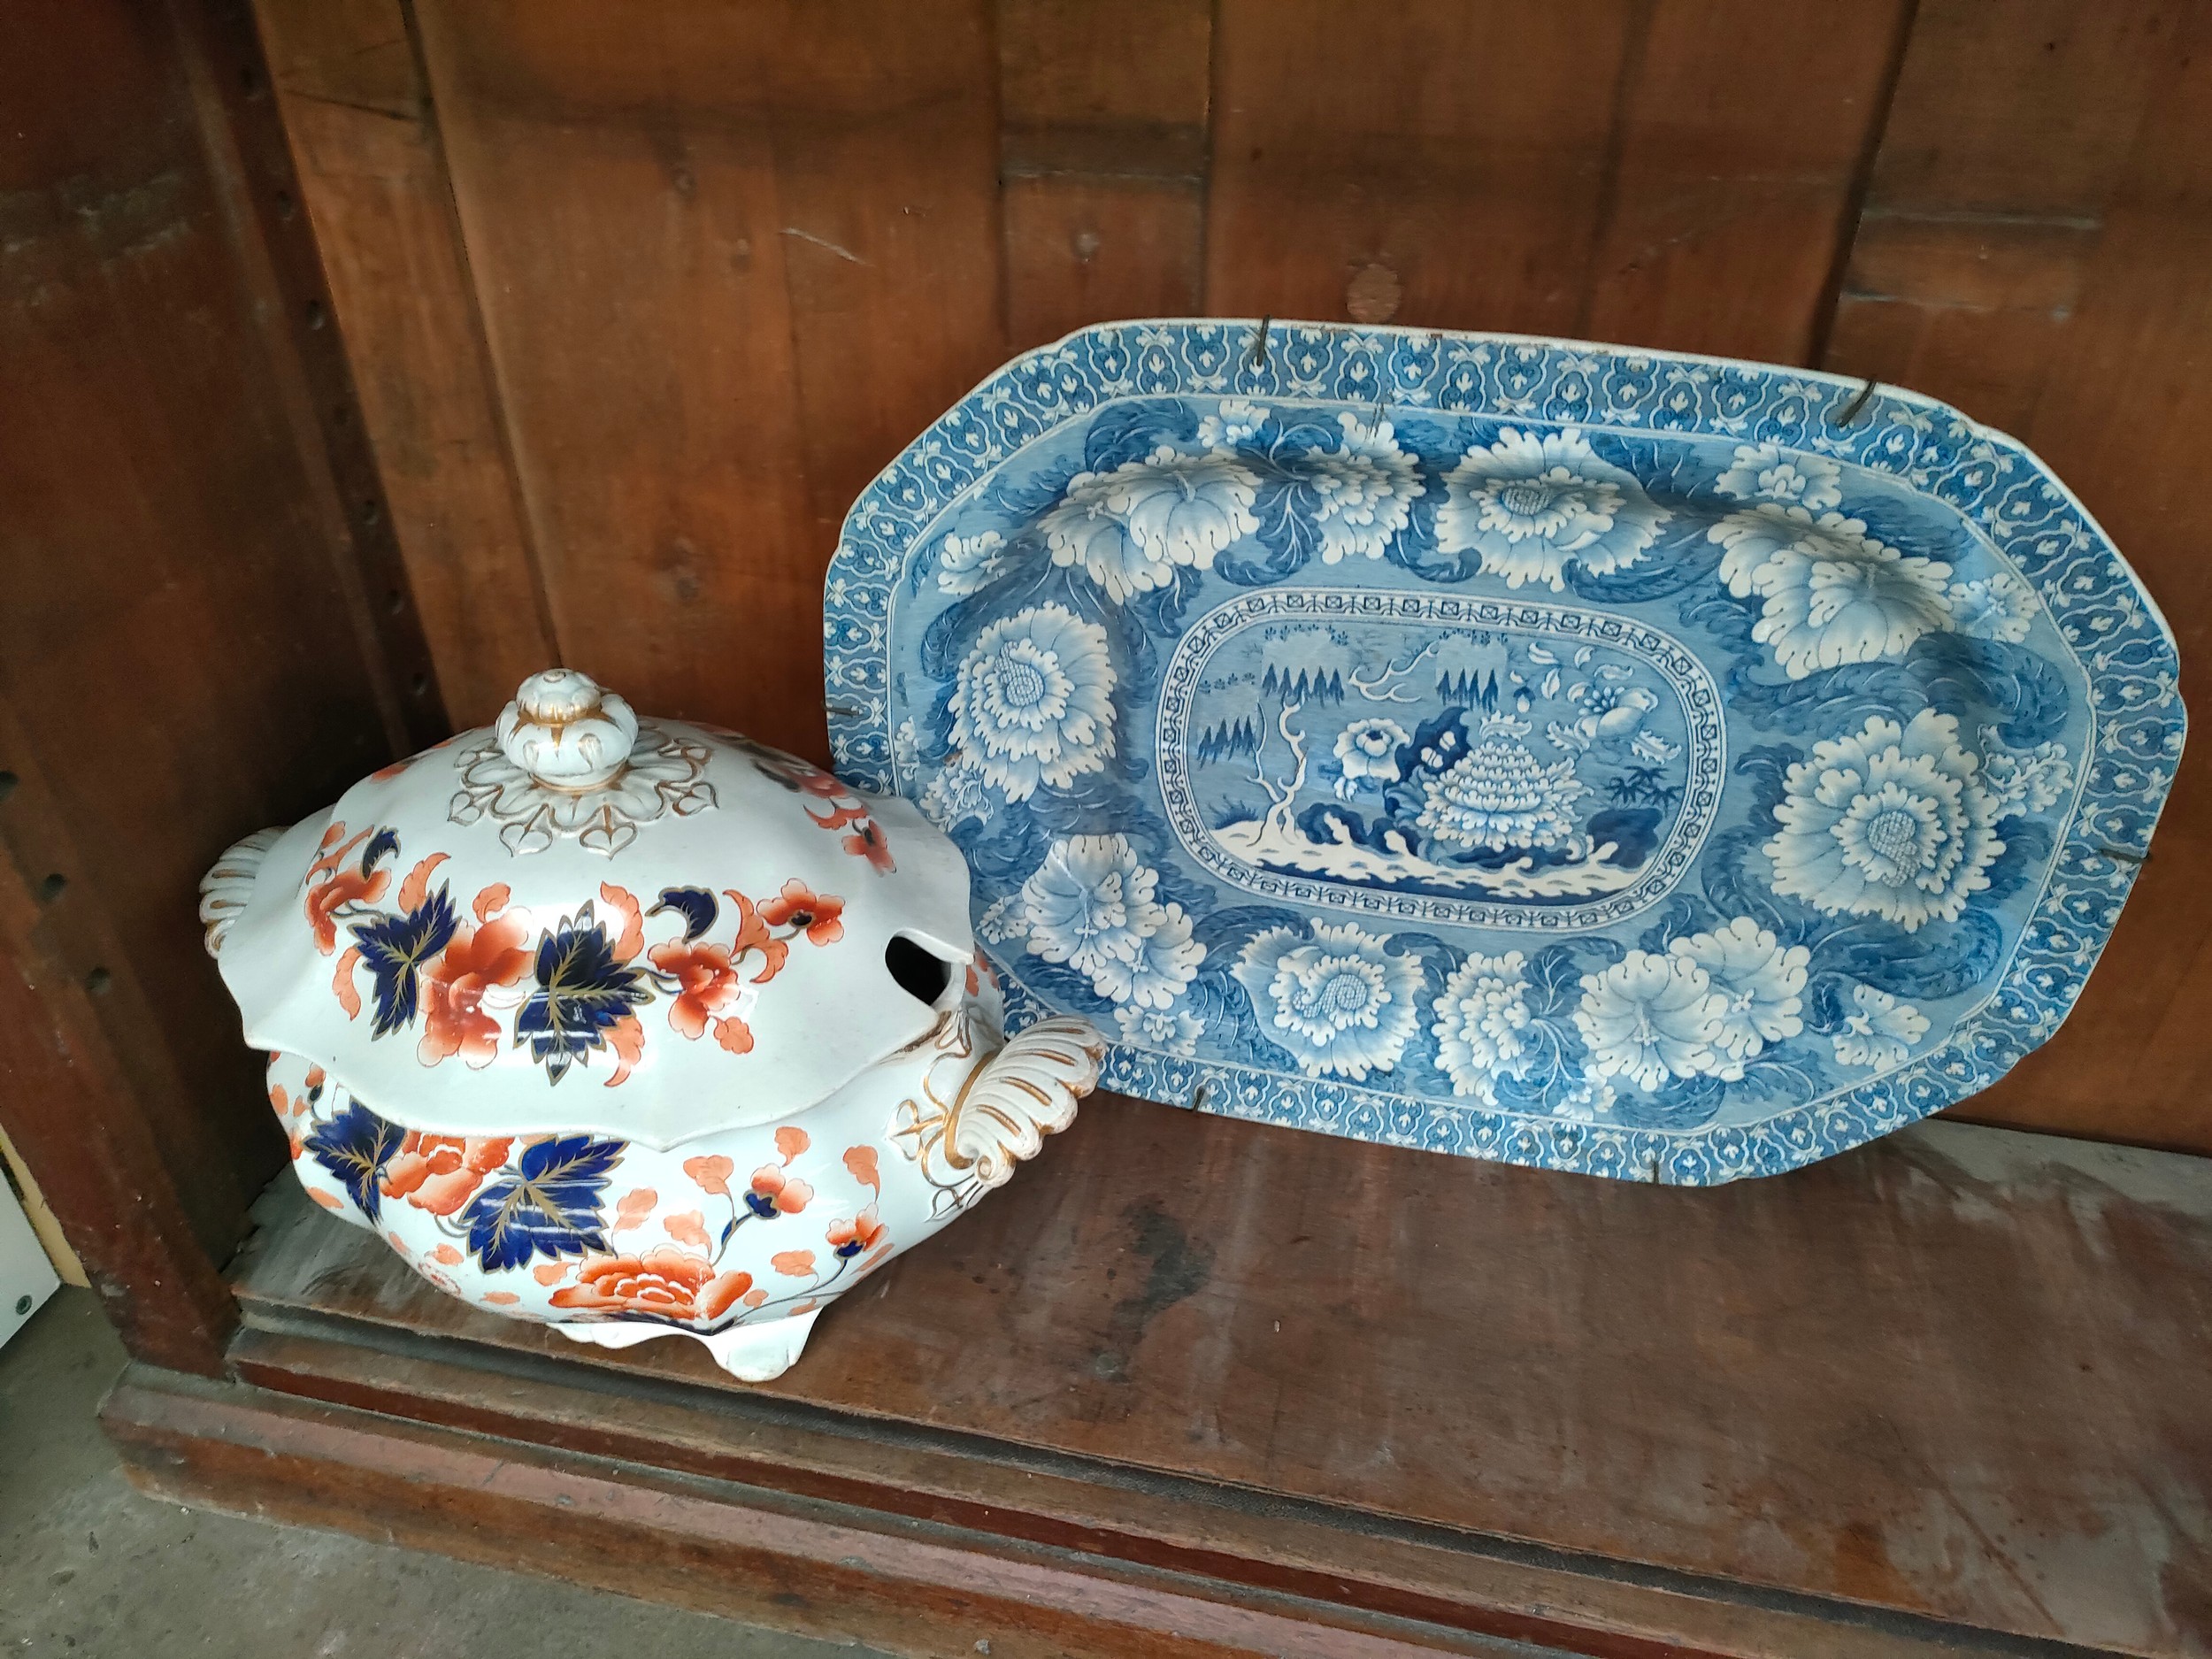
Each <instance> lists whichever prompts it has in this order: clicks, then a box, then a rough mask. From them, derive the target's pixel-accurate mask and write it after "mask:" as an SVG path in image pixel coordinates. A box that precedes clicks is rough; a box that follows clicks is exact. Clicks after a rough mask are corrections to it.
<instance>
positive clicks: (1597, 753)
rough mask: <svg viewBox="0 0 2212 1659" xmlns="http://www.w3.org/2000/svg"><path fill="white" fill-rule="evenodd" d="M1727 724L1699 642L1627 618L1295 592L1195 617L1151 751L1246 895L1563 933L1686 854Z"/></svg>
mask: <svg viewBox="0 0 2212 1659" xmlns="http://www.w3.org/2000/svg"><path fill="white" fill-rule="evenodd" d="M1725 732H1726V727H1725V723H1724V714H1723V709H1722V703H1721V696H1720V691H1719V687H1717V685H1716V684H1715V683H1714V680H1713V678H1712V676H1711V674H1710V673H1709V672H1707V670H1706V669H1705V667H1704V665H1703V664H1701V663H1700V662H1699V661H1698V659H1697V658H1696V657H1695V656H1694V655H1693V654H1692V653H1691V652H1690V651H1689V650H1688V649H1686V648H1685V647H1684V646H1683V645H1682V644H1681V643H1680V642H1679V641H1677V640H1675V639H1674V638H1672V637H1671V635H1669V634H1665V633H1663V632H1662V631H1660V630H1659V629H1657V628H1655V627H1651V626H1647V625H1645V624H1642V623H1640V622H1637V621H1634V620H1632V619H1629V618H1624V617H1621V616H1619V615H1617V614H1609V613H1607V612H1604V611H1594V610H1589V609H1585V608H1580V607H1577V606H1573V605H1563V604H1546V603H1516V602H1509V601H1501V600H1494V599H1482V598H1475V597H1470V596H1463V595H1441V594H1416V593H1399V592H1389V591H1361V590H1357V589H1352V588H1342V587H1339V588H1271V589H1266V590H1263V591H1261V592H1256V593H1252V594H1248V595H1241V596H1240V597H1238V598H1236V599H1233V600H1232V601H1230V602H1229V603H1225V604H1222V605H1219V606H1217V607H1216V608H1215V609H1213V610H1212V611H1208V612H1206V613H1205V614H1204V615H1203V616H1202V617H1200V618H1197V619H1195V620H1194V623H1193V624H1192V626H1191V627H1190V629H1189V631H1188V632H1187V634H1185V635H1184V636H1183V638H1182V639H1181V640H1180V641H1179V643H1178V645H1177V647H1176V649H1175V651H1174V654H1173V656H1172V657H1171V659H1170V661H1169V663H1168V666H1167V669H1166V672H1165V673H1164V676H1163V683H1162V687H1161V695H1160V703H1159V717H1158V728H1157V733H1156V754H1157V756H1158V758H1159V767H1160V794H1161V799H1162V802H1163V804H1164V807H1165V809H1166V814H1167V818H1168V822H1169V823H1170V824H1171V826H1173V828H1174V831H1175V833H1176V836H1177V838H1178V839H1179V841H1181V842H1182V845H1183V847H1184V848H1185V849H1186V850H1187V851H1188V852H1189V854H1190V855H1191V856H1192V857H1194V859H1196V860H1197V861H1198V863H1199V864H1202V866H1203V867H1204V868H1205V869H1206V870H1207V871H1208V872H1210V873H1211V874H1213V875H1214V876H1216V877H1217V878H1219V879H1221V880H1223V881H1225V882H1228V883H1230V884H1232V885H1233V886H1235V887H1240V888H1242V889H1244V890H1245V891H1247V892H1248V893H1252V894H1255V895H1259V896H1262V897H1263V898H1267V899H1271V900H1277V901H1280V900H1289V901H1292V902H1297V903H1302V904H1308V905H1313V906H1317V907H1324V908H1333V909H1338V910H1343V911H1345V912H1348V913H1353V914H1365V915H1373V916H1381V917H1390V918H1402V919H1407V920H1414V921H1420V922H1425V923H1442V924H1447V925H1452V924H1456V925H1459V926H1476V927H1486V928H1506V929H1524V930H1530V931H1542V932H1566V931H1573V930H1578V929H1586V928H1591V927H1597V926H1604V925H1606V924H1607V923H1609V922H1614V921H1618V920H1620V919H1622V918H1625V917H1628V916H1631V915H1633V914H1635V913H1636V912H1637V911H1640V910H1644V909H1646V908H1647V907H1648V906H1650V905H1652V904H1654V903H1656V902H1658V901H1659V900H1660V899H1662V898H1663V897H1664V896H1665V895H1666V894H1667V892H1668V891H1669V889H1670V888H1671V887H1673V886H1674V885H1675V883H1676V882H1678V880H1679V879H1681V878H1682V876H1683V875H1684V874H1685V873H1686V872H1687V871H1689V870H1690V868H1691V867H1692V866H1693V864H1694V863H1695V861H1696V856H1697V851H1698V848H1699V846H1700V845H1701V842H1702V841H1703V840H1704V837H1705V834H1706V833H1707V832H1708V831H1709V829H1710V828H1711V827H1712V825H1713V821H1714V818H1715V816H1716V814H1717V811H1718V810H1719V806H1720V801H1721V793H1722V783H1723V780H1724V776H1725V773H1726V764H1727V757H1726V735H1725Z"/></svg>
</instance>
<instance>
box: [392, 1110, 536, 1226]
mask: <svg viewBox="0 0 2212 1659" xmlns="http://www.w3.org/2000/svg"><path fill="white" fill-rule="evenodd" d="M513 1147H514V1142H513V1141H511V1139H508V1138H506V1137H500V1138H497V1139H495V1138H493V1137H490V1136H485V1135H426V1134H424V1133H422V1132H421V1131H420V1130H419V1129H411V1130H409V1131H408V1132H407V1138H406V1139H405V1140H404V1141H401V1142H400V1144H399V1151H398V1153H397V1154H396V1156H394V1157H393V1159H392V1161H391V1162H390V1163H389V1164H386V1165H385V1166H384V1173H383V1174H382V1176H381V1177H380V1178H379V1179H378V1182H377V1185H378V1186H380V1187H382V1188H383V1190H384V1195H385V1196H386V1197H388V1198H404V1199H405V1200H406V1201H407V1202H409V1203H411V1204H412V1205H413V1206H414V1207H415V1208H416V1209H418V1210H428V1211H429V1212H430V1213H431V1214H432V1215H434V1216H449V1215H452V1214H453V1213H454V1212H455V1211H456V1210H459V1209H460V1208H461V1206H462V1205H463V1204H465V1203H466V1202H468V1201H469V1200H470V1199H472V1198H473V1197H475V1196H476V1189H477V1188H478V1187H481V1186H482V1185H483V1184H484V1178H485V1177H486V1176H487V1175H489V1174H490V1173H491V1172H492V1171H494V1170H495V1169H497V1168H498V1167H499V1166H500V1165H501V1164H504V1163H506V1161H507V1154H508V1153H509V1152H510V1151H511V1150H512V1148H513Z"/></svg>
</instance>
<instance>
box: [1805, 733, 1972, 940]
mask: <svg viewBox="0 0 2212 1659" xmlns="http://www.w3.org/2000/svg"><path fill="white" fill-rule="evenodd" d="M1958 735H1959V728H1958V722H1957V721H1956V720H1955V719H1954V718H1951V716H1949V715H1947V714H1939V713H1937V712H1936V711H1935V710H1932V709H1923V710H1921V711H1920V712H1919V713H1918V714H1916V715H1915V716H1913V718H1912V719H1911V721H1910V722H1909V724H1908V725H1905V726H1899V725H1898V724H1897V722H1896V721H1894V720H1890V719H1886V718H1883V717H1882V716H1880V715H1875V716H1872V717H1871V718H1869V719H1868V721H1867V723H1866V725H1865V726H1864V727H1863V728H1862V729H1861V730H1859V731H1857V732H1855V733H1850V734H1849V735H1847V736H1845V737H1839V738H1832V739H1831V740H1829V741H1826V742H1822V743H1816V744H1814V745H1813V753H1812V758H1811V759H1810V760H1803V761H1800V762H1798V763H1797V764H1795V765H1793V766H1792V767H1791V768H1790V769H1789V772H1788V773H1787V775H1786V777H1785V778H1784V779H1783V780H1782V781H1783V789H1784V792H1785V798H1784V800H1783V801H1782V803H1781V804H1780V805H1779V806H1778V807H1776V808H1775V810H1774V816H1775V817H1776V818H1778V819H1779V820H1780V821H1781V825H1782V828H1781V833H1778V834H1777V835H1776V836H1774V837H1773V839H1771V840H1770V841H1768V842H1767V843H1766V844H1765V846H1764V848H1763V851H1764V852H1765V854H1766V856H1767V857H1768V859H1769V860H1770V862H1771V863H1772V864H1773V865H1774V890H1775V891H1776V892H1777V893H1786V894H1791V895H1794V896H1796V897H1798V898H1801V899H1803V900H1804V901H1806V902H1808V903H1809V904H1810V905H1812V906H1813V907H1814V908H1815V909H1816V910H1823V911H1825V912H1826V913H1827V914H1829V915H1831V916H1846V915H1847V916H1879V917H1883V918H1886V919H1887V920H1889V921H1893V922H1895V923H1896V924H1897V925H1898V926H1900V927H1902V928H1903V929H1904V930H1905V931H1906V932H1907V933H1912V932H1915V931H1916V930H1917V929H1918V928H1919V927H1920V926H1922V925H1923V924H1924V923H1926V922H1931V921H1935V920H1942V921H1947V922H1952V921H1956V920H1957V919H1958V918H1959V914H1960V912H1961V911H1962V910H1964V909H1965V908H1966V896H1967V895H1968V894H1970V893H1973V892H1976V891H1978V890H1979V889H1981V888H1983V887H1987V886H1988V885H1989V878H1988V877H1987V876H1986V875H1985V874H1984V873H1983V872H1985V871H1986V870H1987V869H1988V867H1989V865H1990V864H1991V863H1992V862H1993V860H1994V859H1995V858H1996V856H1997V855H1998V854H2000V853H2001V852H2003V851H2004V849H2005V844H2004V842H2003V841H2001V840H1999V839H1998V837H1997V833H1996V829H1995V825H1996V822H1997V819H1998V818H2000V817H2001V815H2002V814H2001V802H2000V801H1999V800H1998V798H1997V796H1995V795H1993V794H1992V793H1991V792H1990V791H1989V790H1988V789H1987V788H1986V787H1984V785H1983V782H1982V780H1981V778H1980V776H1979V775H1978V774H1979V770H1980V766H1979V763H1978V761H1977V760H1976V759H1975V757H1973V756H1972V755H1970V754H1969V753H1968V752H1967V751H1966V750H1965V749H1962V748H1960V747H1959V741H1958Z"/></svg>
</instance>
